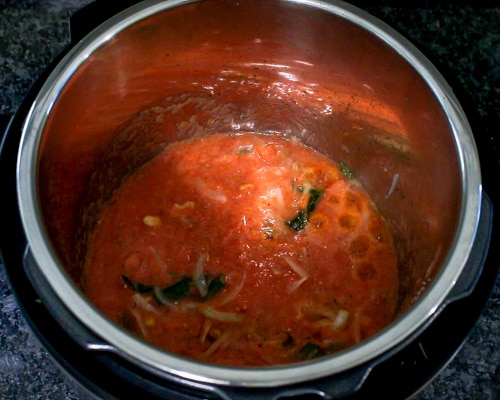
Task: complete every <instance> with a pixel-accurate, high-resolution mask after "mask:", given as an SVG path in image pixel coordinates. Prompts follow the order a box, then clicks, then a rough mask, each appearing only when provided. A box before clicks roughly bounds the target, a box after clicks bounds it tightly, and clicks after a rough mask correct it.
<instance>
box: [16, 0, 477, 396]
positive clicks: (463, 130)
mask: <svg viewBox="0 0 500 400" xmlns="http://www.w3.org/2000/svg"><path fill="white" fill-rule="evenodd" d="M194 1H199V0H172V1H161V0H156V1H153V2H145V3H142V4H138V5H135V6H133V7H131V8H129V9H127V10H125V11H124V12H122V13H120V14H118V15H116V16H115V17H113V18H111V19H110V20H108V21H106V22H105V23H104V24H102V25H101V26H100V27H98V28H97V29H95V30H94V31H93V32H91V33H90V34H89V35H88V36H87V37H86V38H84V39H83V40H82V41H80V42H79V43H77V44H76V45H75V46H74V47H73V48H72V49H71V50H70V51H69V52H68V53H67V54H66V55H65V57H63V59H62V60H61V61H60V62H59V63H58V64H57V65H56V67H55V68H54V70H53V71H52V73H51V74H50V76H49V77H48V78H47V80H46V81H45V82H44V84H43V86H42V88H41V90H40V92H39V93H38V95H37V97H36V99H35V101H34V102H33V105H32V107H31V109H30V111H29V113H28V115H27V117H26V120H25V123H24V126H23V132H22V138H21V144H20V148H19V154H18V163H17V182H18V185H17V196H18V202H19V207H20V212H21V220H22V223H23V227H24V230H25V233H26V236H27V240H28V246H29V248H30V251H31V253H32V255H33V257H34V259H35V261H36V264H37V266H38V267H39V268H40V270H41V272H42V274H43V276H44V277H45V278H46V279H47V281H48V282H49V285H50V286H51V288H52V289H53V291H54V292H55V293H56V295H57V296H58V297H59V298H60V299H61V301H62V302H63V303H64V305H65V306H66V307H67V308H68V309H69V310H70V311H71V312H72V313H73V314H74V315H75V317H76V318H77V319H78V320H79V321H80V322H81V323H83V325H84V326H86V327H87V328H89V329H90V330H91V331H92V332H94V333H95V334H96V335H98V336H99V337H101V338H102V339H103V340H104V341H106V342H108V343H110V344H111V345H112V346H113V347H114V349H115V351H116V352H117V353H119V354H120V355H122V356H123V357H125V358H127V359H129V360H132V361H133V362H136V363H137V362H139V363H144V364H145V365H147V366H149V367H152V368H153V369H156V370H158V371H161V372H163V373H168V374H171V375H173V376H175V377H180V378H182V379H188V380H192V381H197V382H203V383H207V384H218V385H223V386H228V385H229V386H244V387H276V386H282V385H286V384H291V383H299V382H305V381H310V380H314V379H318V378H322V377H325V376H329V375H333V374H336V373H340V372H344V371H347V370H349V369H351V368H354V367H356V366H359V365H362V364H364V363H366V362H369V361H371V360H373V359H375V358H376V357H378V356H380V355H382V354H383V353H386V352H388V351H389V350H390V349H391V348H394V347H395V346H397V345H398V344H400V343H402V342H403V341H404V340H405V339H407V338H409V337H410V336H411V335H412V334H413V333H414V332H416V331H417V330H418V329H419V328H420V327H422V326H423V325H424V324H425V323H426V322H427V321H428V320H429V319H430V318H432V317H433V316H434V315H435V314H436V312H437V311H439V308H440V307H441V305H442V304H443V302H444V301H445V299H446V297H447V295H448V294H449V292H450V291H451V289H452V288H453V287H454V285H455V283H456V282H457V280H458V278H459V277H460V275H461V273H462V271H463V269H464V267H465V265H466V262H467V260H468V257H469V254H470V251H471V248H472V245H473V242H474V239H475V236H476V232H477V228H478V224H479V214H480V204H481V195H482V193H481V192H482V189H481V175H480V167H479V157H478V154H477V149H476V145H475V142H474V139H473V135H472V132H471V128H470V126H469V124H468V122H467V119H466V116H465V114H464V112H463V110H462V108H461V106H460V104H459V103H458V100H457V99H456V98H455V96H454V94H453V92H452V90H451V88H450V87H449V86H448V84H447V83H446V82H445V80H444V78H443V77H442V76H441V74H440V73H439V72H438V71H437V70H436V68H435V67H434V66H433V65H432V64H431V63H430V62H429V61H428V60H427V59H426V58H425V56H424V55H423V54H422V53H421V52H420V51H419V50H418V49H416V48H415V47H414V46H413V45H412V44H411V43H410V42H409V41H407V40H406V39H405V38H404V37H402V36H401V35H400V34H398V33H397V32H395V31H394V30H393V29H392V28H390V27H389V26H387V25H386V24H384V23H383V22H381V21H379V20H378V19H376V18H375V17H373V16H371V15H370V14H368V13H366V12H365V11H362V10H360V9H359V8H357V7H355V6H352V5H349V4H346V3H343V2H341V1H337V0H326V1H319V0H285V1H286V2H289V3H297V4H300V5H302V6H305V7H313V8H317V9H320V10H322V11H325V12H327V13H332V14H335V15H337V16H339V17H340V18H343V19H346V20H348V21H350V22H351V23H354V24H356V25H358V26H360V27H361V28H363V29H365V30H367V31H369V32H371V33H372V34H374V35H376V36H377V37H378V38H379V39H380V40H382V41H383V42H385V43H386V44H387V45H389V46H390V47H391V48H392V49H393V50H395V51H396V52H397V53H398V54H399V55H400V56H401V57H403V58H404V59H405V60H406V61H407V62H408V63H409V64H410V65H411V66H412V67H413V68H414V69H415V70H416V71H417V72H418V73H419V74H420V76H421V77H422V79H423V80H424V81H425V82H426V83H427V84H428V86H429V88H430V90H432V91H433V93H434V95H435V97H436V99H437V100H438V101H439V104H440V105H441V107H442V108H443V111H444V112H445V114H446V116H447V118H448V122H449V124H450V128H451V131H452V133H453V135H454V140H455V143H456V148H457V153H458V154H457V156H458V158H459V165H460V168H461V179H462V187H463V197H462V203H461V214H460V221H459V223H458V227H457V234H456V236H455V239H454V243H453V244H452V249H453V251H452V252H450V254H448V256H447V258H446V260H445V261H444V264H443V267H442V268H441V271H440V272H439V274H438V276H436V278H435V279H434V281H433V283H432V284H431V285H430V287H429V288H428V289H427V291H426V292H425V293H424V294H423V295H422V296H421V297H420V298H419V300H418V301H417V302H416V303H415V304H414V305H413V306H412V307H411V309H410V310H408V311H407V312H406V313H405V314H404V315H402V316H401V317H399V318H398V319H397V320H396V321H395V322H393V323H392V324H391V325H390V326H388V327H387V328H386V329H384V330H383V331H381V332H379V333H378V334H376V335H374V336H372V337H371V338H369V339H367V340H365V341H363V342H362V343H361V344H359V345H357V346H354V347H351V348H349V349H346V350H344V351H342V352H339V353H336V354H334V355H331V356H329V357H325V358H322V359H318V360H315V361H311V362H307V363H300V364H290V365H284V366H273V367H266V368H235V367H224V366H216V365H212V364H207V363H201V362H198V361H193V360H190V359H186V358H183V357H179V356H176V355H173V354H170V353H167V352H164V351H161V350H159V349H158V348H155V347H154V346H152V345H149V344H147V343H145V342H143V341H141V340H140V339H138V338H136V337H134V336H133V335H132V334H130V333H128V332H125V331H124V330H123V329H122V328H121V327H119V326H118V325H117V324H115V323H113V322H111V321H110V320H108V319H107V318H106V317H104V316H103V315H102V314H101V313H100V311H98V310H97V309H96V308H95V307H94V306H93V305H91V304H90V302H89V301H88V300H87V299H86V298H85V296H84V295H83V294H82V293H81V292H80V291H79V290H78V289H77V288H76V286H75V285H74V284H73V283H72V281H71V279H70V278H69V277H68V275H67V274H66V272H65V271H64V270H63V269H62V268H61V267H60V265H59V262H58V258H57V255H56V254H55V253H54V251H53V250H52V247H51V244H50V242H49V240H48V239H47V237H46V234H45V230H44V228H43V226H44V223H43V220H42V217H41V212H40V209H39V207H38V197H37V190H36V187H37V177H36V170H37V162H38V159H37V155H38V151H37V149H38V146H39V144H40V141H41V136H42V132H43V128H44V126H45V123H46V121H47V118H48V116H49V114H50V112H51V109H52V106H53V104H54V102H55V99H57V98H58V96H59V94H60V93H61V91H62V90H63V88H64V86H65V84H66V83H67V82H68V80H69V79H70V77H71V76H72V75H73V74H74V73H75V72H76V71H77V70H78V68H79V67H80V66H82V64H83V63H84V62H85V60H86V58H87V57H88V56H89V55H90V54H92V53H93V52H94V51H95V50H97V49H98V48H99V47H101V46H102V45H103V44H104V43H106V42H108V41H109V40H110V39H112V38H113V37H114V36H115V35H116V34H117V33H119V32H121V31H122V30H124V29H126V28H128V27H129V26H131V25H132V24H134V23H136V22H138V21H140V20H142V19H144V18H147V17H149V16H152V15H153V14H156V13H159V12H162V11H165V10H167V9H170V8H173V7H177V6H181V5H184V4H188V3H192V2H194ZM104 333H105V334H104ZM263 371H265V373H263Z"/></svg>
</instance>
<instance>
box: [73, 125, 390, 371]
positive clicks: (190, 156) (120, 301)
mask: <svg viewBox="0 0 500 400" xmlns="http://www.w3.org/2000/svg"><path fill="white" fill-rule="evenodd" d="M82 286H83V288H84V291H85V294H86V295H87V296H88V298H89V299H90V300H91V301H92V302H93V303H94V304H95V305H96V306H97V307H98V308H99V309H101V310H102V311H103V312H104V313H105V314H106V315H107V316H109V317H110V318H111V319H112V320H114V321H116V322H118V323H119V324H121V325H123V326H124V327H125V328H126V329H129V330H130V331H132V332H134V333H135V334H137V335H138V336H140V337H141V338H143V339H144V340H146V341H148V342H150V343H153V344H155V345H157V346H159V347H160V348H163V349H166V350H168V351H171V352H174V353H177V354H180V355H182V356H186V357H190V358H194V359H198V360H202V361H207V362H211V363H216V364H223V365H234V366H263V365H274V364H285V363H292V362H298V361H301V360H305V359H310V358H313V357H317V356H320V355H323V354H330V353H333V352H336V351H338V350H341V349H344V348H346V347H349V346H352V345H355V344H357V343H359V342H361V341H362V340H364V339H365V338H367V337H369V336H371V335H373V334H375V333H376V332H378V331H379V330H381V329H382V328H384V327H385V326H386V325H387V324H389V323H390V322H391V320H392V318H393V315H394V311H395V308H396V302H397V293H398V271H397V258H396V252H395V249H394V245H393V241H392V237H391V234H390V231H389V228H388V226H387V224H386V222H385V221H384V219H383V217H382V216H381V215H380V214H379V212H378V211H377V208H376V207H375V205H374V203H373V202H372V201H371V199H370V197H369V196H368V194H367V193H366V192H365V191H364V189H363V188H362V187H361V185H360V184H359V182H357V181H356V180H355V179H349V178H348V177H346V174H345V171H344V172H342V170H341V168H340V166H339V164H337V163H335V162H333V161H332V160H330V159H329V158H327V157H326V156H324V155H322V154H320V153H318V152H316V151H314V150H313V149H311V148H309V147H307V146H305V145H303V144H301V143H300V142H298V141H296V140H287V139H285V138H283V137H281V136H278V135H271V136H270V135H261V134H254V133H246V134H238V135H232V134H217V135H210V136H205V137H200V138H193V139H189V140H184V141H180V142H176V143H173V144H171V145H169V146H168V147H167V148H166V149H165V150H164V152H162V153H161V154H160V155H158V156H157V157H155V158H154V159H152V160H151V161H150V162H148V163H147V164H145V165H144V166H143V167H141V168H140V169H139V170H138V171H137V172H136V173H134V174H133V175H132V176H130V177H129V178H128V179H127V180H126V181H125V182H124V184H123V185H122V186H121V187H120V188H119V190H117V191H116V193H115V194H114V195H113V197H112V199H111V201H110V202H109V204H107V205H106V206H105V207H104V209H103V210H102V212H101V215H100V218H99V223H98V224H97V227H96V229H95V231H94V232H93V233H92V235H91V237H90V240H89V247H88V253H87V256H86V262H85V268H84V275H83V278H82Z"/></svg>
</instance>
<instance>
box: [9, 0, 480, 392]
mask: <svg viewBox="0 0 500 400" xmlns="http://www.w3.org/2000/svg"><path fill="white" fill-rule="evenodd" d="M222 131H223V132H243V131H245V132H246V131H255V132H280V133H282V134H283V135H286V136H297V137H300V138H301V140H303V141H304V142H305V143H307V144H309V145H311V146H312V147H314V148H315V149H317V150H319V151H321V152H323V153H325V154H327V155H329V156H331V157H332V158H333V159H335V160H343V161H344V162H346V163H347V164H348V165H349V166H350V169H351V170H352V171H353V172H354V174H355V175H356V177H357V178H358V179H360V181H361V182H362V183H363V184H364V186H365V188H366V189H367V190H368V192H369V193H370V195H371V196H372V198H373V199H374V200H375V202H376V204H377V206H378V207H379V209H380V210H381V212H382V213H383V215H384V216H385V218H386V219H387V221H388V222H389V224H390V226H391V229H392V232H393V235H394V238H395V242H396V245H397V251H398V256H399V261H400V262H399V268H400V279H401V290H400V305H399V310H398V314H397V316H396V318H395V321H394V322H393V323H392V324H391V325H390V326H388V327H387V328H386V329H385V330H384V331H382V332H380V333H379V334H377V335H376V336H374V337H372V338H370V339H369V340H366V341H364V342H363V343H361V344H360V345H357V346H355V347H352V348H350V349H348V350H345V351H342V352H339V353H338V354H335V355H332V356H329V357H326V358H321V359H318V360H315V361H311V362H307V363H300V364H294V365H288V366H276V367H269V368H258V369H255V368H254V369H252V368H248V369H245V368H228V367H221V366H214V365H209V364H204V363H201V362H196V361H192V360H188V359H184V358H181V357H178V356H176V355H174V354H169V353H167V352H164V351H160V350H158V349H157V348H154V347H152V346H150V345H148V344H146V343H144V342H142V341H141V340H139V339H137V338H135V337H134V336H133V335H131V334H129V333H127V332H126V331H124V330H123V329H121V328H120V327H118V326H116V325H115V324H114V323H112V322H110V321H109V320H108V319H107V318H105V317H104V316H103V315H102V314H101V313H100V312H99V311H98V310H96V309H95V308H94V307H93V306H92V305H91V304H90V303H89V302H88V301H87V300H86V298H85V297H84V295H83V294H82V293H81V291H80V290H79V288H78V278H79V273H80V270H81V259H82V254H83V252H84V251H85V243H86V242H85V240H86V232H88V230H89V229H91V228H92V226H93V224H94V223H95V219H96V213H97V212H98V210H99V208H100V207H101V206H102V204H104V203H105V201H106V199H107V198H108V197H109V196H110V194H111V193H112V192H113V190H114V189H116V188H117V187H118V186H119V184H120V182H121V181H122V179H123V178H124V177H126V176H127V175H128V174H129V173H131V172H133V170H135V169H136V168H138V167H139V166H140V165H142V164H143V163H144V162H145V161H147V160H148V159H150V158H151V157H153V156H154V155H156V154H158V152H159V151H161V150H162V149H163V148H164V146H165V144H167V143H169V142H171V141H174V140H178V139H183V138H186V137H190V136H193V135H200V134H210V133H215V132H222ZM17 173H18V199H19V203H20V208H21V214H22V220H23V226H24V229H25V232H26V235H27V238H28V242H29V255H28V256H27V258H29V259H31V260H33V262H31V263H29V266H28V268H36V269H39V270H40V271H41V273H42V274H43V276H44V277H45V278H46V279H47V281H48V282H49V284H50V286H51V288H52V289H53V291H54V292H55V293H56V295H57V296H58V297H59V298H60V300H61V301H62V302H63V303H64V305H65V306H66V307H67V308H68V310H69V311H70V312H71V313H72V314H74V316H75V318H77V319H78V320H79V321H81V323H82V324H83V325H84V326H86V327H87V328H89V329H90V331H92V332H93V333H94V334H95V335H96V338H99V340H98V341H97V342H94V343H84V344H83V345H84V346H87V347H88V348H89V351H91V350H95V349H99V350H100V351H110V352H113V353H115V354H118V355H119V356H121V357H124V358H125V359H127V360H130V361H132V362H134V363H137V364H138V365H140V366H143V367H145V368H147V369H149V370H153V371H158V373H160V374H167V375H168V376H172V377H173V379H181V380H183V381H184V380H185V381H186V382H191V384H192V385H194V386H196V385H197V384H218V385H222V386H238V387H277V386H282V385H288V384H293V383H300V382H307V381H311V380H314V379H317V378H322V377H326V376H331V375H335V374H339V373H341V372H344V371H347V370H349V369H352V368H354V367H356V366H358V365H361V364H363V363H366V362H368V361H370V360H374V359H376V358H377V357H379V356H381V355H383V354H384V353H387V352H389V351H390V350H391V349H392V348H394V347H395V346H397V345H399V344H401V343H403V342H404V341H405V340H406V339H408V338H409V337H410V336H411V335H412V334H414V333H415V332H417V331H418V330H419V329H421V328H422V327H424V326H425V324H426V323H427V322H428V321H429V320H431V319H432V318H433V317H434V316H435V315H436V314H437V313H438V312H439V310H440V309H441V307H443V306H444V305H445V303H446V301H447V300H449V295H450V293H451V292H452V290H453V288H454V287H455V285H456V282H457V281H458V280H459V278H460V276H461V275H462V274H463V273H464V271H465V269H466V268H467V266H468V264H467V263H468V261H470V260H469V255H470V252H471V249H472V246H473V243H474V240H475V237H476V232H477V228H478V222H479V217H480V212H481V176H480V169H479V162H478V155H477V151H476V147H475V143H474V139H473V136H472V133H471V131H470V127H469V125H468V123H467V120H466V118H465V116H464V113H463V111H462V109H461V107H460V105H459V104H458V102H457V100H456V98H455V96H454V95H453V93H452V91H451V89H450V88H449V87H448V85H447V84H446V82H445V81H444V80H443V78H442V77H441V75H440V74H439V73H438V71H437V70H436V69H435V68H434V67H433V66H432V65H431V64H430V63H429V61H428V60H427V59H426V58H425V57H424V56H423V55H422V54H421V53H420V52H419V51H418V50H416V49H415V48H414V47H413V46H412V45H411V44H410V43H409V42H408V41H406V40H405V39H404V38H402V37H401V36H400V35H399V34H397V33H396V32H394V31H393V30H392V29H391V28H389V27H388V26H386V25H385V24H383V23H381V22H380V21H378V20H377V19H375V18H373V17H372V16H370V15H368V14H367V13H365V12H363V11H361V10H359V9H357V8H355V7H353V6H351V5H349V4H345V3H342V2H339V1H313V0H310V1H307V0H283V1H278V0H271V1H269V0H262V1H246V0H240V1H226V0H222V1H214V0H207V1H180V0H174V1H152V2H147V1H146V2H142V3H141V4H139V5H137V6H134V7H132V8H130V9H128V10H126V11H125V12H122V13H121V14H119V15H117V16H115V17H113V18H112V19H111V20H109V21H107V22H106V23H104V24H103V25H101V26H100V27H98V28H97V29H96V30H95V31H93V32H92V33H91V34H89V35H88V36H87V37H85V38H84V39H83V40H82V41H81V42H79V43H77V44H76V46H75V47H74V48H72V49H71V50H70V51H69V53H68V54H67V55H66V56H65V57H64V58H63V59H62V60H61V61H60V63H59V64H58V65H57V66H56V67H55V69H54V70H53V72H52V73H51V75H50V76H49V78H48V79H47V80H46V82H45V84H44V85H43V87H42V89H41V91H40V92H39V95H38V96H37V98H36V100H35V102H34V103H33V106H32V108H31V111H30V113H29V115H28V116H27V118H26V121H25V125H24V129H23V137H22V142H21V147H20V153H19V158H18V171H17ZM49 183H50V184H49Z"/></svg>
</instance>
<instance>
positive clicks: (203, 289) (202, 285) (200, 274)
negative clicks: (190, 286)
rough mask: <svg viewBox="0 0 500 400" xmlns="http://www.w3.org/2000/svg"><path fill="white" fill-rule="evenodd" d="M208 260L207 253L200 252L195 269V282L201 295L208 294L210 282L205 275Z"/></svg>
mask: <svg viewBox="0 0 500 400" xmlns="http://www.w3.org/2000/svg"><path fill="white" fill-rule="evenodd" d="M206 261H207V255H206V254H200V256H199V257H198V260H197V261H196V268H195V270H194V276H193V280H194V284H195V286H196V288H197V289H198V291H199V292H200V295H201V297H206V296H207V294H208V285H209V282H208V281H207V279H206V277H205V262H206Z"/></svg>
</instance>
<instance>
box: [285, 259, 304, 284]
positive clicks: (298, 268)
mask: <svg viewBox="0 0 500 400" xmlns="http://www.w3.org/2000/svg"><path fill="white" fill-rule="evenodd" d="M283 258H284V259H285V261H286V262H287V263H288V265H289V266H290V268H291V269H292V270H293V272H295V273H296V274H297V275H298V276H300V277H301V278H302V279H304V278H306V279H307V278H309V274H308V273H307V271H306V270H305V269H304V268H302V267H301V266H300V265H299V264H297V263H296V262H295V261H294V260H292V258H291V257H289V256H284V257H283Z"/></svg>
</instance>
